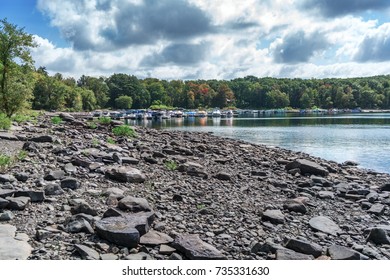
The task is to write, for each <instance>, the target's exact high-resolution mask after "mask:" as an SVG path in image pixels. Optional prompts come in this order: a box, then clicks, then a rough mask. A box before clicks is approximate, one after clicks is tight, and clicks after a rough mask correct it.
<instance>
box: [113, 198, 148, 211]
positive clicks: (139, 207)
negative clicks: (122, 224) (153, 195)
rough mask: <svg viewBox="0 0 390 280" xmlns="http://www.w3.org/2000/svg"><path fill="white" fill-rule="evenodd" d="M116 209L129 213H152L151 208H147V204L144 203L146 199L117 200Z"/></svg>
mask: <svg viewBox="0 0 390 280" xmlns="http://www.w3.org/2000/svg"><path fill="white" fill-rule="evenodd" d="M118 207H119V209H121V210H123V211H130V212H140V211H144V212H148V211H152V208H151V207H150V206H149V203H148V202H147V201H146V199H144V198H138V197H133V196H126V197H124V198H122V199H121V200H119V202H118Z"/></svg>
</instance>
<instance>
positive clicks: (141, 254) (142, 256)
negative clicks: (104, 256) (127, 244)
mask: <svg viewBox="0 0 390 280" xmlns="http://www.w3.org/2000/svg"><path fill="white" fill-rule="evenodd" d="M125 259H126V260H131V261H142V260H152V259H153V258H152V257H151V256H150V255H149V254H147V253H145V252H139V253H136V254H130V255H128V256H126V257H125Z"/></svg>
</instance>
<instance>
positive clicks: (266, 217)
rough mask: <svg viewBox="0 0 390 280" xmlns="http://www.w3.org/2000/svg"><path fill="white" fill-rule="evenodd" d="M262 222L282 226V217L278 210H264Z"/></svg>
mask: <svg viewBox="0 0 390 280" xmlns="http://www.w3.org/2000/svg"><path fill="white" fill-rule="evenodd" d="M262 220H263V221H269V222H271V223H273V224H283V223H284V215H283V213H282V211H280V210H266V211H265V212H264V213H263V216H262Z"/></svg>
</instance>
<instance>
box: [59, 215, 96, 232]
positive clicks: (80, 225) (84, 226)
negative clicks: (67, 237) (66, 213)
mask: <svg viewBox="0 0 390 280" xmlns="http://www.w3.org/2000/svg"><path fill="white" fill-rule="evenodd" d="M65 229H66V231H67V232H70V233H79V232H85V233H90V234H92V233H94V230H93V228H92V226H91V224H90V223H89V222H88V221H87V220H85V219H83V218H77V219H75V220H71V221H70V222H69V223H68V224H67V225H66V227H65Z"/></svg>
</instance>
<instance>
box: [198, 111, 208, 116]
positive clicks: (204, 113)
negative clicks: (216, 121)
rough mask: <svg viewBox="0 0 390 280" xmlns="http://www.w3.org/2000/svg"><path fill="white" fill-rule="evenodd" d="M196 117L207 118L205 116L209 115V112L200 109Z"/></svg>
mask: <svg viewBox="0 0 390 280" xmlns="http://www.w3.org/2000/svg"><path fill="white" fill-rule="evenodd" d="M195 117H199V118H205V117H207V112H206V111H198V112H197V113H196V114H195Z"/></svg>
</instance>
